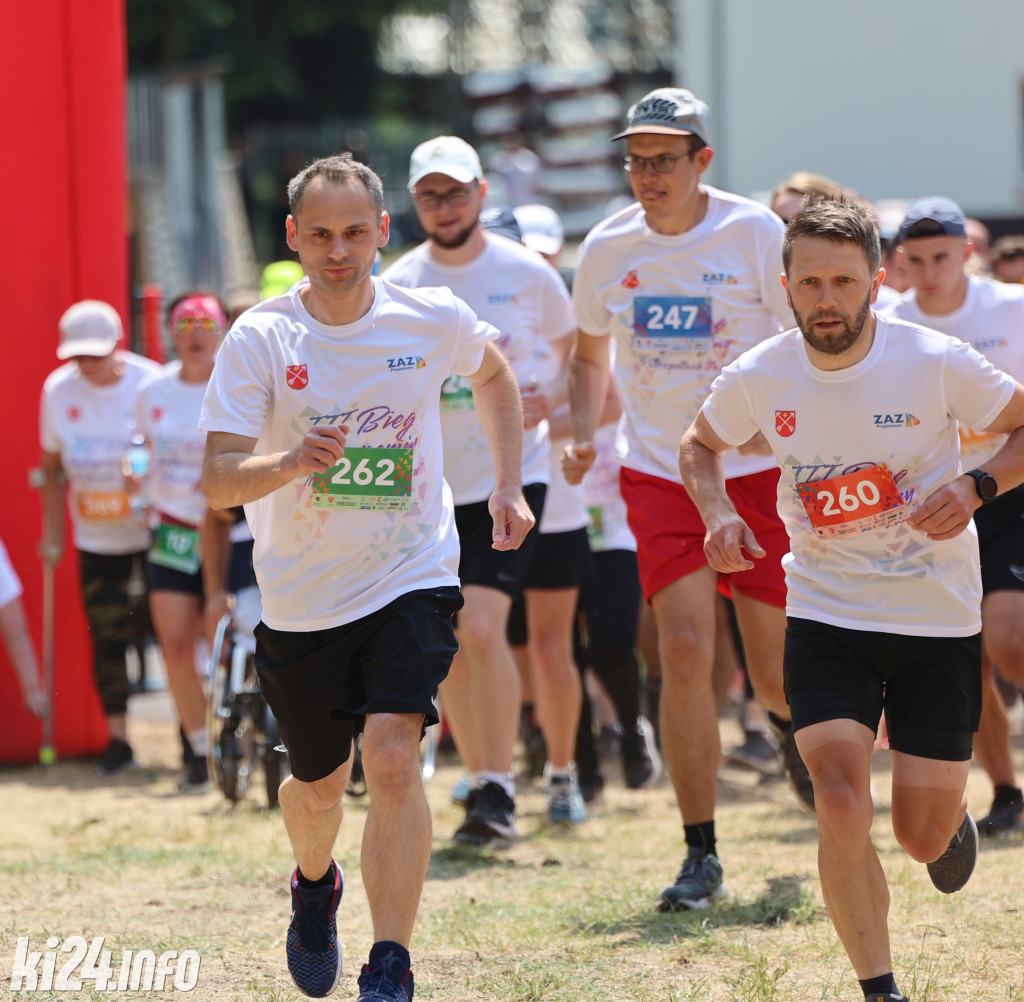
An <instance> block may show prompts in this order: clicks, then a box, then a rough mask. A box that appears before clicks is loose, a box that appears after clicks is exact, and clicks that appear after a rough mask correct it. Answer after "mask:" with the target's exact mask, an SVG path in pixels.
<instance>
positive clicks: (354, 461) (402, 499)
mask: <svg viewBox="0 0 1024 1002" xmlns="http://www.w3.org/2000/svg"><path fill="white" fill-rule="evenodd" d="M312 484H313V497H312V504H313V507H314V508H322V509H326V510H328V511H331V510H334V511H337V510H340V509H344V508H349V509H352V508H356V509H360V510H362V511H408V510H409V507H410V504H411V501H412V449H355V448H352V449H349V448H346V449H345V455H344V456H342V457H341V460H340V461H339V462H338V464H337V465H336V466H332V467H331V468H330V469H329V470H326V471H325V472H324V473H317V474H314V475H313V481H312Z"/></svg>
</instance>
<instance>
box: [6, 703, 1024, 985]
mask: <svg viewBox="0 0 1024 1002" xmlns="http://www.w3.org/2000/svg"><path fill="white" fill-rule="evenodd" d="M722 728H723V744H724V745H725V746H726V747H729V746H730V745H731V744H734V743H735V742H736V740H737V738H738V734H739V732H738V729H737V728H736V725H735V723H734V722H732V721H726V722H723V725H722ZM130 733H131V738H132V740H133V744H134V745H135V747H136V749H137V756H138V758H139V761H140V763H141V765H142V768H141V769H140V770H138V771H136V772H134V773H132V774H130V775H127V776H123V777H120V778H118V779H116V780H108V779H100V778H99V777H97V776H95V775H94V774H93V772H92V768H91V764H90V763H86V762H66V763H58V764H57V765H55V766H52V767H49V768H46V767H42V766H33V767H30V768H7V769H2V770H0V794H2V798H3V800H2V803H3V809H2V814H0V817H2V822H3V823H2V825H0V988H2V989H3V990H4V991H7V990H8V986H9V985H10V984H11V981H10V978H11V970H12V967H13V964H14V960H15V956H16V950H17V940H18V938H19V937H26V936H27V937H29V940H30V944H31V946H30V949H31V950H33V951H45V950H46V949H47V946H46V940H47V938H48V937H54V938H55V940H54V945H55V947H56V949H57V951H58V952H57V957H56V958H55V966H56V970H57V971H58V972H59V970H60V968H61V966H62V964H64V963H65V962H66V961H67V960H68V955H67V954H66V953H62V952H59V944H63V943H65V942H66V941H67V939H68V938H69V937H73V936H81V937H84V938H85V939H86V940H87V941H89V942H91V941H92V939H93V937H99V936H103V937H104V938H105V942H104V944H103V946H104V949H109V950H111V951H112V964H113V967H114V970H115V972H116V971H117V970H118V968H119V965H120V963H121V961H122V960H123V957H124V953H125V951H127V950H133V951H139V950H144V949H150V950H153V951H154V953H155V954H156V955H157V956H159V954H160V953H161V952H163V951H172V950H173V951H178V953H179V954H180V953H181V952H182V951H184V950H186V949H195V950H197V951H199V953H200V954H201V957H202V965H201V971H200V977H199V982H198V985H197V986H196V987H195V989H194V990H193V991H192V992H190V993H189V994H188V996H187V997H189V998H194V999H202V1000H203V1002H206V1000H209V1002H226V1000H235V999H243V1000H263V1002H294V1000H297V999H301V998H302V996H301V995H300V994H299V993H298V992H297V991H296V990H295V988H294V987H293V986H292V985H291V982H290V980H289V978H288V974H287V970H286V967H285V961H284V934H285V928H286V926H287V921H288V909H289V898H288V889H287V879H288V874H289V873H290V870H291V868H292V866H293V863H292V861H291V854H290V850H289V846H288V841H287V838H286V836H285V832H284V827H283V824H282V822H281V818H280V814H279V812H277V811H269V810H267V808H266V806H265V805H266V799H265V795H264V793H263V791H262V790H260V789H253V790H250V792H249V794H248V795H247V797H246V799H245V800H244V801H243V802H242V803H241V804H239V805H237V806H234V807H233V806H232V805H230V804H229V803H228V802H227V801H226V800H225V799H224V797H223V796H222V795H220V793H219V792H217V791H215V790H211V791H209V792H206V793H202V794H198V795H181V794H179V793H177V791H176V780H177V776H178V768H177V765H176V762H177V759H178V756H179V750H178V747H177V739H176V732H175V729H174V726H173V724H171V722H170V715H169V712H168V703H167V698H166V694H147V695H145V696H141V697H136V698H134V699H133V705H132V708H131V715H130ZM1021 742H1022V739H1021V738H1016V739H1015V755H1016V757H1017V763H1018V766H1022V765H1024V745H1022V743H1021ZM612 772H614V770H612ZM459 774H460V770H459V767H458V765H457V764H456V763H450V762H447V763H442V765H441V767H440V768H439V770H438V773H437V775H436V776H435V777H434V779H433V781H432V782H431V783H430V784H429V786H428V788H427V789H428V796H429V799H430V801H431V804H432V807H433V810H434V817H435V835H434V855H433V859H432V862H431V868H430V873H429V875H428V880H427V885H426V888H425V890H424V894H423V900H422V906H421V911H420V920H419V924H418V927H417V934H416V941H415V943H414V957H415V970H416V977H417V992H416V997H417V999H421V998H422V999H435V1000H445V1002H447V1000H456V999H458V1000H465V1002H470V1000H484V999H495V1000H497V999H508V1000H522V1002H533V1000H546V1002H568V1000H575V999H584V998H585V999H602V1000H604V999H609V1000H623V1002H655V1000H658V1002H682V1000H689V999H710V1000H722V1002H739V1000H743V1002H747V1000H753V999H763V1000H765V1002H769V1000H774V999H779V1000H782V999H794V998H809V999H829V1000H838V999H849V1000H853V999H856V998H858V993H857V991H856V987H857V986H856V981H855V980H854V979H853V977H852V974H851V972H850V970H849V966H848V963H847V961H846V959H845V956H844V954H843V951H842V949H841V947H840V946H839V944H838V942H837V941H836V939H835V936H834V933H833V932H832V930H831V926H830V923H829V922H828V920H827V916H826V915H825V913H824V909H823V906H822V903H821V898H820V889H819V888H818V886H817V878H816V863H815V845H816V829H815V825H814V820H813V817H811V816H809V815H807V814H805V813H803V812H801V811H800V810H799V809H798V808H797V807H796V806H795V804H794V802H793V800H792V797H791V796H790V794H789V791H788V789H787V787H786V785H785V783H784V782H781V781H775V782H768V783H758V782H757V780H756V778H755V777H754V775H753V774H751V773H749V772H744V771H743V770H738V769H724V770H723V772H722V774H721V781H720V809H719V822H718V827H719V832H720V838H721V845H720V854H721V855H722V858H723V861H724V863H725V865H726V870H727V878H728V882H729V887H730V892H731V894H730V898H729V899H728V900H729V902H730V903H729V904H728V905H722V906H716V908H715V909H713V910H712V912H707V913H702V914H693V913H690V914H688V915H686V916H682V917H680V916H661V915H658V914H657V913H655V912H654V909H653V908H652V903H653V899H654V896H655V895H656V894H657V891H658V890H659V889H660V887H661V886H663V885H664V884H666V883H668V882H669V881H671V879H672V877H673V876H674V873H675V870H676V868H677V867H678V864H679V859H680V857H681V854H682V847H681V838H680V831H679V821H678V814H677V812H676V809H675V804H674V798H673V796H672V792H671V789H670V787H669V786H668V785H667V784H666V783H665V782H664V781H663V782H662V784H661V785H659V786H658V787H656V788H655V789H653V790H649V791H628V790H625V789H623V788H622V787H621V785H619V784H618V783H616V782H615V781H614V779H613V781H612V782H611V783H610V785H609V787H608V789H607V791H606V795H605V798H604V801H603V803H602V804H601V805H600V806H599V807H598V808H597V809H596V810H595V811H594V812H593V817H592V819H591V820H590V821H589V822H588V823H587V824H586V825H584V826H582V827H581V828H579V829H578V830H576V831H574V832H572V833H571V834H569V835H564V834H562V833H558V832H554V831H551V830H548V829H547V828H546V825H545V821H544V799H543V795H542V794H541V793H540V792H539V791H538V790H536V789H535V788H527V789H525V790H524V792H523V793H522V795H521V797H520V822H519V823H520V828H521V829H522V833H523V836H524V837H523V839H522V840H521V841H520V842H518V843H516V844H515V845H514V846H513V847H512V848H510V849H509V850H507V851H505V852H502V853H491V852H487V853H482V854H473V853H466V852H465V851H464V850H458V849H455V848H453V846H452V843H451V839H450V835H451V833H452V832H453V831H454V829H455V827H456V826H457V824H458V821H459V813H458V810H457V808H455V807H453V806H452V805H451V804H450V803H449V802H448V793H449V791H450V789H451V787H452V785H453V784H454V782H455V780H456V779H457V778H458V776H459ZM874 783H875V787H876V792H877V802H878V815H877V818H876V826H875V835H876V842H877V844H878V846H879V851H880V855H881V856H882V860H883V865H884V866H885V868H886V872H887V874H888V877H889V881H890V886H891V889H892V897H893V904H892V910H891V916H890V921H891V927H892V930H893V934H892V936H893V954H894V961H895V968H896V970H897V972H898V973H900V974H901V978H900V984H901V987H902V988H903V990H904V992H906V993H907V994H910V995H911V997H912V998H913V1000H914V1002H934V1000H938V999H946V998H950V999H952V998H957V999H967V998H969V999H971V1000H972V1002H987V1000H992V1002H995V1000H999V1002H1003V1000H1007V1002H1010V1000H1024V947H1022V939H1024V931H1022V926H1021V918H1020V916H1021V908H1022V904H1024V900H1022V894H1024V872H1022V871H1024V865H1022V864H1024V855H1022V849H1024V832H1018V833H1014V834H1012V835H1010V836H1008V837H1006V838H1003V839H1000V840H997V841H995V842H991V843H986V844H985V846H984V851H983V853H982V856H981V860H980V862H979V867H978V872H977V873H976V874H975V876H974V878H973V879H972V881H971V883H970V884H969V885H968V887H967V888H965V889H964V891H962V892H961V893H960V894H957V895H954V896H951V897H945V896H942V895H939V894H938V893H937V892H936V891H934V889H932V888H931V886H930V884H929V883H928V881H927V877H926V876H925V875H924V873H923V870H924V868H923V867H921V866H919V865H918V864H914V863H913V862H912V861H910V860H909V859H908V858H907V857H906V856H905V855H904V854H903V853H902V852H901V851H900V850H899V849H898V847H897V846H896V845H895V842H894V840H893V839H892V835H891V829H890V826H889V821H888V809H887V803H888V798H889V787H888V784H889V774H888V770H887V756H885V755H884V754H880V755H879V756H877V757H876V769H875V774H874ZM969 796H970V800H971V807H972V810H973V811H974V812H975V814H976V815H978V814H982V813H984V812H985V811H986V810H987V808H988V803H989V797H990V791H989V789H988V786H987V783H986V781H985V778H984V775H983V774H982V773H981V772H980V771H979V770H977V769H975V770H972V774H971V779H970V785H969ZM365 816H366V803H365V800H352V801H349V802H348V804H347V807H346V819H345V823H344V826H343V835H342V839H341V842H340V843H339V849H338V853H337V857H338V859H339V862H340V863H341V865H342V867H343V869H344V871H345V873H346V894H345V900H344V902H343V905H342V911H341V912H340V913H339V930H340V935H341V937H342V939H343V941H344V942H345V944H346V967H345V971H344V973H343V975H342V981H341V984H340V985H339V987H338V989H337V991H336V993H335V997H337V998H353V997H354V996H355V994H356V991H355V979H356V976H357V974H358V968H359V965H360V963H361V962H362V958H363V957H365V953H366V950H367V949H368V947H369V945H370V943H371V941H372V938H373V937H372V930H371V928H370V925H369V921H368V915H367V908H366V902H365V896H364V894H363V889H362V885H361V882H360V879H359V863H358V843H359V838H360V833H361V829H362V825H363V822H364V820H365ZM784 899H785V900H784ZM42 969H43V964H42V963H40V964H39V970H40V972H41V971H42ZM177 993H178V992H177V990H176V989H175V988H174V986H173V984H172V982H171V979H168V981H167V986H166V987H165V994H177ZM117 994H118V995H125V996H129V997H131V996H135V995H138V996H139V997H142V993H138V992H130V991H119V992H118V993H117ZM110 995H111V992H110V991H107V992H105V993H103V994H102V995H101V994H100V993H96V994H95V995H93V994H92V993H91V992H90V991H89V990H88V988H87V987H86V988H83V989H81V990H79V991H75V990H70V991H60V992H57V991H53V992H47V991H42V990H39V989H38V988H37V990H36V991H34V992H25V993H24V997H26V998H33V999H36V998H38V999H77V998H82V999H86V998H102V997H110Z"/></svg>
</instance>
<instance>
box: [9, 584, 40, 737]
mask: <svg viewBox="0 0 1024 1002" xmlns="http://www.w3.org/2000/svg"><path fill="white" fill-rule="evenodd" d="M0 633H2V634H3V638H4V644H5V645H6V647H7V654H8V656H9V657H10V659H11V664H13V665H14V670H15V671H16V672H17V674H18V682H20V683H21V694H22V698H23V699H24V700H25V707H26V709H27V710H28V711H29V713H31V714H33V715H34V716H36V717H42V716H43V714H44V713H45V712H46V692H45V690H44V689H43V687H42V686H41V685H40V682H39V662H38V661H37V660H36V650H35V648H34V647H33V646H32V638H31V637H30V636H29V632H28V624H27V623H26V622H25V609H24V607H23V606H22V604H21V599H20V598H16V599H14V601H13V602H8V603H7V605H5V606H0Z"/></svg>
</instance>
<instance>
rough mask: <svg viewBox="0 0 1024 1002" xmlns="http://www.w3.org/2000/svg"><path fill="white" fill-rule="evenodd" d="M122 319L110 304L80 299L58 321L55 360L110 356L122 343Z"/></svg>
mask: <svg viewBox="0 0 1024 1002" xmlns="http://www.w3.org/2000/svg"><path fill="white" fill-rule="evenodd" d="M121 331H122V328H121V318H120V317H119V316H118V314H117V310H115V309H114V307H113V306H111V305H110V304H109V303H103V302H100V301H99V300H98V299H83V300H82V301H81V302H80V303H75V304H74V306H69V307H68V308H67V309H66V310H65V311H64V315H63V316H62V317H61V318H60V347H58V348H57V358H59V359H62V360H65V359H69V358H76V357H77V356H79V355H93V356H95V357H97V358H99V357H103V356H106V355H109V354H110V353H111V352H112V351H113V350H114V349H115V348H116V347H117V346H118V345H119V344H120V343H121Z"/></svg>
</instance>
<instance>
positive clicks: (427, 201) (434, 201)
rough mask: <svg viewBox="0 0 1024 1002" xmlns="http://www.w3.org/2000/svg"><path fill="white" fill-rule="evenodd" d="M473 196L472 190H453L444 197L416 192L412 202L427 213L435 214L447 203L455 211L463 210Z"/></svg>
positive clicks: (431, 193) (413, 194)
mask: <svg viewBox="0 0 1024 1002" xmlns="http://www.w3.org/2000/svg"><path fill="white" fill-rule="evenodd" d="M472 194H473V189H472V188H452V190H451V191H446V192H445V193H444V194H443V195H435V194H434V193H433V192H424V193H423V194H422V195H421V194H419V193H417V192H415V191H414V192H413V193H412V200H413V201H414V202H415V203H416V204H417V205H418V206H419V207H420V208H421V209H424V210H426V211H427V212H434V211H435V210H436V209H440V208H441V206H442V205H444V204H445V203H446V202H447V203H448V204H449V205H450V206H451V207H452V208H453V209H461V208H463V207H464V206H466V205H469V198H470V196H471V195H472Z"/></svg>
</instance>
